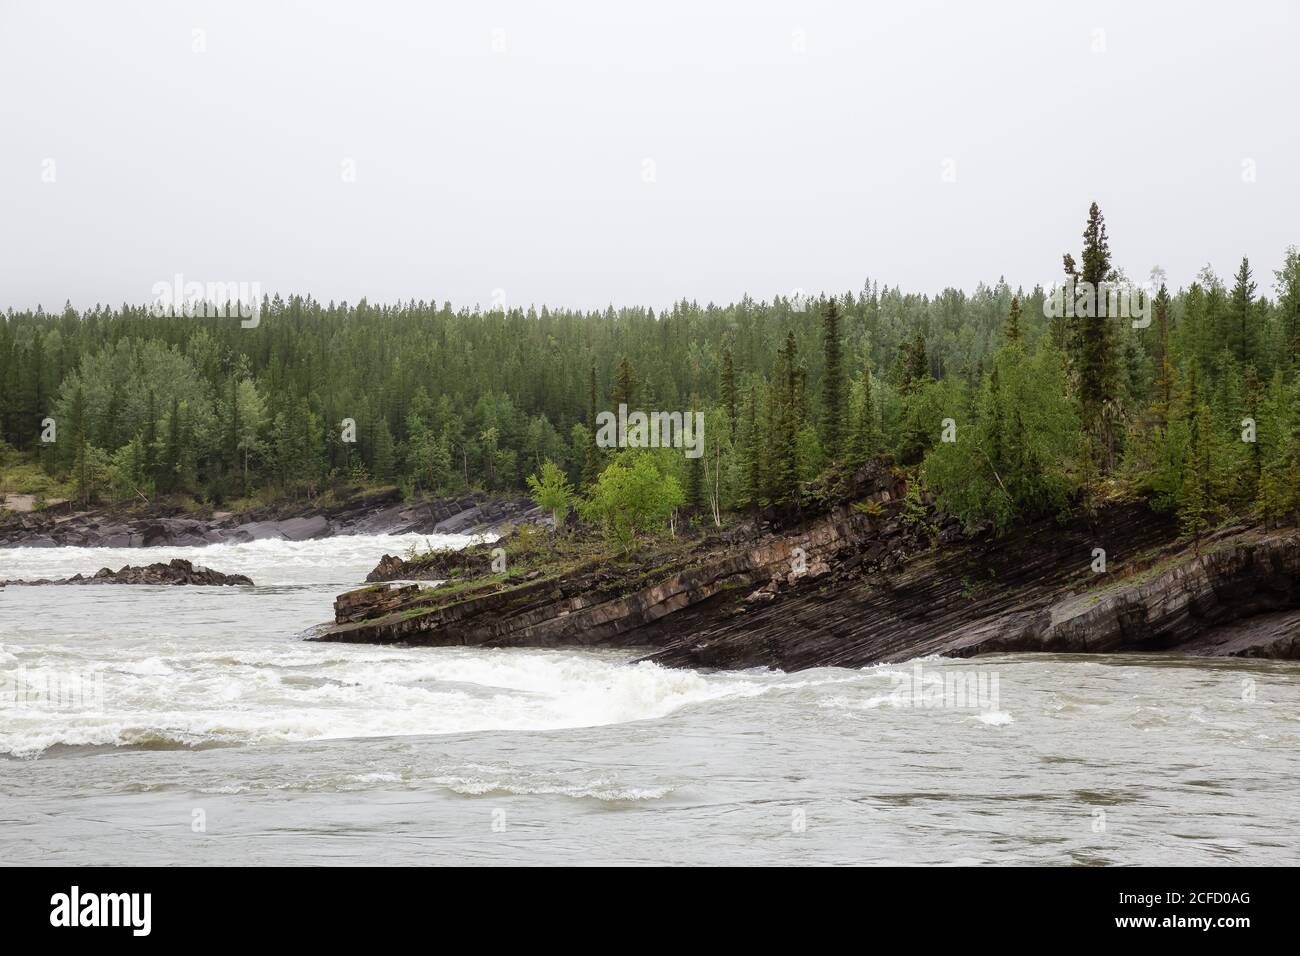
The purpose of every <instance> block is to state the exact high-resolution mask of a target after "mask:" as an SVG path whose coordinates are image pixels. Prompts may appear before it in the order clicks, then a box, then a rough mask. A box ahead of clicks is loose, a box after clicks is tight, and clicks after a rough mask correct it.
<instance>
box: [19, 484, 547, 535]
mask: <svg viewBox="0 0 1300 956" xmlns="http://www.w3.org/2000/svg"><path fill="white" fill-rule="evenodd" d="M548 517H549V516H548V515H546V514H544V513H543V512H542V510H541V509H539V508H537V507H536V506H535V505H534V504H533V503H532V501H530V500H529V499H527V498H520V497H515V498H498V497H489V496H487V495H483V494H473V495H466V496H463V497H460V498H447V499H438V500H433V501H411V502H406V501H403V500H402V499H401V495H400V494H399V492H398V490H397V489H396V488H392V489H387V490H383V491H378V492H372V493H368V494H362V495H357V496H355V497H353V498H350V499H348V500H345V501H343V502H341V503H335V504H331V505H329V506H321V507H317V506H313V505H310V504H307V503H303V504H301V505H292V504H290V505H282V506H276V507H269V508H260V509H254V510H252V511H246V512H243V513H239V514H235V513H231V512H209V513H206V514H205V513H198V514H187V513H185V512H183V511H181V510H179V509H175V508H172V509H168V508H165V507H158V508H154V509H143V510H138V511H137V510H112V509H101V510H96V511H83V512H70V511H66V510H65V509H61V510H59V511H57V512H56V511H39V512H24V513H14V514H9V515H7V516H4V517H3V518H0V547H4V548H13V547H27V548H54V547H65V546H77V547H92V548H93V547H104V548H148V547H198V546H202V545H205V544H218V543H239V542H246V541H259V540H264V539H267V538H276V539H281V540H286V541H309V540H314V539H317V538H327V537H332V536H334V535H345V534H407V533H417V534H465V533H472V532H490V531H496V530H499V529H501V528H502V527H504V526H507V525H511V524H514V523H516V522H519V521H533V522H536V523H541V522H542V521H544V520H547V519H548Z"/></svg>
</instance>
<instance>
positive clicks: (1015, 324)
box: [1003, 295, 1021, 342]
mask: <svg viewBox="0 0 1300 956" xmlns="http://www.w3.org/2000/svg"><path fill="white" fill-rule="evenodd" d="M1020 335H1021V332H1020V296H1018V295H1013V296H1012V297H1011V311H1010V312H1009V313H1007V324H1006V328H1005V330H1004V332H1003V337H1004V338H1005V339H1006V340H1007V341H1008V342H1019V341H1020Z"/></svg>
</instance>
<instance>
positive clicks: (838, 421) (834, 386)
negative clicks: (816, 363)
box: [822, 298, 848, 462]
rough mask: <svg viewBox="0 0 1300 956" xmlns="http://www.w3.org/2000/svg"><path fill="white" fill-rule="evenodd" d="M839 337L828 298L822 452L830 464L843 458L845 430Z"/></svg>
mask: <svg viewBox="0 0 1300 956" xmlns="http://www.w3.org/2000/svg"><path fill="white" fill-rule="evenodd" d="M841 335H842V333H841V330H840V310H839V306H838V305H837V304H836V301H835V299H834V298H831V299H830V300H828V301H827V303H826V308H825V310H824V312H823V315H822V353H823V361H824V368H823V370H822V415H823V416H824V417H823V419H822V448H823V449H824V450H825V452H826V455H827V456H828V457H829V458H830V460H831V461H832V462H838V461H841V460H842V459H843V457H844V435H845V432H846V430H847V426H848V415H847V409H846V408H845V386H844V346H843V342H842V341H841Z"/></svg>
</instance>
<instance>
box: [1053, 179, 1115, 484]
mask: <svg viewBox="0 0 1300 956" xmlns="http://www.w3.org/2000/svg"><path fill="white" fill-rule="evenodd" d="M1065 261H1066V271H1067V272H1070V271H1071V270H1072V269H1073V267H1074V260H1073V259H1072V258H1071V257H1069V256H1068V255H1067V256H1066V257H1065ZM1110 276H1111V264H1110V245H1109V243H1108V242H1107V238H1106V222H1105V220H1104V219H1103V218H1102V215H1101V209H1100V208H1099V207H1098V206H1097V204H1096V203H1093V204H1092V206H1091V207H1089V209H1088V223H1087V225H1086V226H1085V227H1084V230H1083V267H1082V269H1081V270H1079V271H1078V273H1077V277H1078V280H1079V281H1080V282H1081V283H1086V285H1085V286H1084V290H1085V291H1086V290H1090V291H1091V294H1092V295H1093V296H1094V299H1093V302H1092V307H1091V308H1085V310H1084V311H1085V314H1084V315H1082V316H1079V317H1077V318H1076V324H1075V328H1076V330H1077V332H1076V337H1075V348H1074V353H1075V372H1076V374H1077V375H1078V378H1079V400H1080V404H1081V406H1082V410H1083V424H1084V427H1085V429H1087V430H1088V431H1089V433H1090V434H1091V436H1092V438H1093V441H1094V444H1095V446H1096V448H1097V449H1098V453H1099V454H1100V461H1099V462H1097V464H1098V466H1099V467H1100V469H1101V471H1102V472H1103V473H1106V472H1109V471H1110V470H1111V469H1112V468H1113V467H1114V462H1115V435H1114V427H1113V424H1112V421H1111V415H1110V409H1109V408H1108V405H1109V403H1110V402H1111V401H1112V399H1113V398H1114V394H1115V342H1114V328H1113V326H1114V319H1113V318H1112V317H1110V316H1107V315H1105V314H1104V313H1105V312H1106V311H1107V310H1106V303H1107V299H1108V297H1107V296H1106V292H1105V283H1106V282H1107V281H1108V280H1109V279H1110Z"/></svg>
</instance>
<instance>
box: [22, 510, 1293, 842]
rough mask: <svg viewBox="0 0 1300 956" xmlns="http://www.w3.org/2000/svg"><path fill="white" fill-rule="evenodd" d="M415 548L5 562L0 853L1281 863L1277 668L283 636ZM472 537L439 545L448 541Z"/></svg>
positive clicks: (307, 546)
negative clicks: (478, 646)
mask: <svg viewBox="0 0 1300 956" xmlns="http://www.w3.org/2000/svg"><path fill="white" fill-rule="evenodd" d="M425 540H427V539H426V538H424V537H415V536H411V537H373V536H372V537H354V538H332V539H327V540H323V541H313V542H303V543H290V542H284V541H262V542H256V543H252V544H244V545H215V546H212V547H208V548H202V549H195V548H163V549H149V550H138V549H137V550H129V551H127V550H122V551H115V550H108V549H85V548H51V549H0V579H3V578H28V579H30V578H37V577H60V576H66V575H71V574H73V573H76V572H81V573H83V574H90V573H93V572H94V571H96V570H97V569H98V568H100V567H103V566H112V567H114V568H117V567H120V566H121V565H123V564H126V563H131V564H142V563H147V562H148V561H153V560H166V559H169V558H172V557H187V558H191V559H193V560H195V561H196V562H197V563H202V564H206V565H208V566H211V567H213V568H216V569H217V570H220V571H227V572H241V573H244V574H247V575H249V576H250V577H251V578H252V579H253V580H254V581H255V582H257V586H256V587H250V588H229V587H226V588H204V587H177V588H171V587H140V586H114V585H103V586H99V585H96V586H87V587H10V588H7V589H4V590H2V591H0V862H3V863H7V864H14V863H42V864H60V863H64V864H92V863H99V864H132V863H152V864H248V863H310V864H320V863H450V862H468V863H525V864H535V863H547V862H559V863H565V862H572V863H580V862H614V863H617V862H630V863H660V862H693V863H722V862H731V863H742V864H754V863H940V864H951V863H1060V864H1071V863H1168V864H1213V863H1242V864H1246V863H1288V864H1295V863H1297V862H1300V851H1298V850H1297V846H1298V845H1300V835H1298V834H1300V800H1297V799H1296V787H1297V779H1298V778H1300V683H1298V682H1297V677H1298V676H1300V667H1298V666H1297V665H1295V664H1292V663H1281V662H1258V661H1254V662H1252V661H1233V660H1187V659H1183V660H1179V659H1174V658H1137V657H1091V658H1089V657H1058V656H1050V657H1049V656H1037V657H1034V656H1027V655H1016V656H999V657H989V658H982V659H979V660H974V661H947V660H938V659H926V660H923V661H919V662H909V663H907V664H900V665H890V666H879V667H872V668H866V669H863V670H841V669H834V668H825V669H820V670H813V671H805V672H801V673H797V674H780V673H773V672H759V671H751V672H742V673H701V672H694V671H675V670H666V669H663V668H659V667H655V666H652V665H648V664H636V663H632V659H633V657H634V656H635V655H633V654H626V653H621V652H579V651H565V650H559V651H525V650H474V649H416V648H390V647H362V646H348V645H342V644H310V643H304V642H303V641H302V640H301V639H300V635H301V634H302V632H303V631H304V629H306V628H308V627H310V626H311V625H314V624H317V623H320V622H321V621H324V620H326V619H328V618H329V617H330V616H331V614H332V608H331V602H332V600H333V598H334V595H335V594H337V593H338V592H339V591H341V590H344V589H345V588H347V587H350V586H355V585H357V584H359V583H360V582H361V581H362V580H363V578H364V576H365V574H366V573H367V572H368V571H369V570H370V569H371V568H373V567H374V565H375V563H376V561H377V560H378V558H379V557H380V555H382V554H384V553H385V552H388V553H404V552H405V551H406V550H407V549H408V548H409V547H410V545H411V544H412V543H413V542H419V543H421V544H423V543H424V541H425ZM467 540H468V539H465V538H452V537H443V538H440V539H435V540H434V543H441V544H444V545H447V546H459V545H462V544H464V543H465V542H466V541H467Z"/></svg>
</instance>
